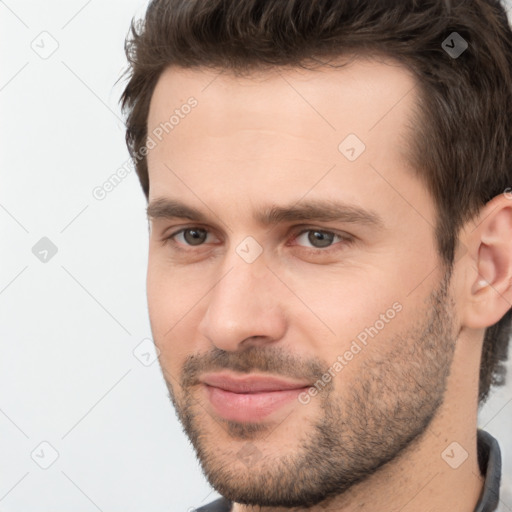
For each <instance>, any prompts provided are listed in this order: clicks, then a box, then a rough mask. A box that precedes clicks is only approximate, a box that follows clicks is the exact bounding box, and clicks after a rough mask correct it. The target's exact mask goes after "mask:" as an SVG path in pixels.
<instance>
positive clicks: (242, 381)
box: [201, 373, 311, 393]
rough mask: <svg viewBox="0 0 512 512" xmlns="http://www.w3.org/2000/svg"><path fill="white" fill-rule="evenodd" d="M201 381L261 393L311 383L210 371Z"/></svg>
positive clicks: (245, 391)
mask: <svg viewBox="0 0 512 512" xmlns="http://www.w3.org/2000/svg"><path fill="white" fill-rule="evenodd" d="M201 382H203V384H207V385H208V386H212V387H216V388H220V389H224V390H225V391H231V392H233V393H261V392H264V391H286V390H290V389H302V388H304V387H308V386H310V385H311V383H309V382H305V381H290V380H285V379H281V378H279V377H273V376H267V375H244V376H243V377H234V376H232V375H229V374H227V373H210V374H207V375H205V376H204V377H203V378H202V379H201Z"/></svg>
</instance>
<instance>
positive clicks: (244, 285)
mask: <svg viewBox="0 0 512 512" xmlns="http://www.w3.org/2000/svg"><path fill="white" fill-rule="evenodd" d="M251 243H252V242H251V241H250V240H248V241H246V242H242V243H241V244H239V245H238V246H237V248H236V249H234V250H233V252H232V253H231V254H230V255H229V256H226V258H225V260H224V264H223V266H222V269H221V271H220V272H219V279H218V280H217V281H216V284H215V285H214V286H213V288H212V290H211V291H210V293H209V294H208V298H207V304H208V306H207V309H206V312H205V314H204V316H203V318H202V320H201V323H200V325H199V330H200V331H201V333H202V334H203V335H204V336H205V337H207V338H208V339H209V340H210V341H211V342H212V343H213V344H215V345H216V346H217V347H218V348H221V349H223V350H238V349H239V346H240V344H241V343H242V342H243V341H244V340H246V339H248V338H254V339H258V340H259V342H260V343H261V342H262V341H267V342H268V341H270V340H274V339H278V338H280V337H281V336H282V335H283V333H284V330H285V328H286V326H285V320H284V311H283V307H282V306H283V304H282V302H281V301H280V298H279V297H280V296H281V295H280V293H279V291H278V290H277V289H276V286H275V283H274V282H273V281H272V273H271V272H270V270H269V269H268V268H267V266H266V263H265V258H264V257H263V254H259V255H258V256H257V257H254V255H255V253H254V247H251ZM240 252H241V253H242V254H239V253H240ZM248 254H250V255H251V257H250V258H248V257H247V255H248ZM253 258H254V259H253Z"/></svg>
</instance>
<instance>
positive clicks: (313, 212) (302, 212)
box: [146, 198, 384, 228]
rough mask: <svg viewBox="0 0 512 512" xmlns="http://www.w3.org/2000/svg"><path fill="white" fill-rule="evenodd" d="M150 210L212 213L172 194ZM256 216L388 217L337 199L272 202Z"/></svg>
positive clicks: (354, 220)
mask: <svg viewBox="0 0 512 512" xmlns="http://www.w3.org/2000/svg"><path fill="white" fill-rule="evenodd" d="M146 213H147V216H148V219H174V218H179V219H189V220H192V221H195V222H207V221H208V216H207V215H205V214H204V213H203V212H202V211H200V210H198V209H196V208H194V207H191V206H188V205H186V204H185V203H182V202H181V201H179V200H177V199H170V198H159V199H155V200H153V201H152V202H151V203H150V204H149V205H148V207H147V208H146ZM254 217H255V219H256V221H257V222H258V223H259V224H261V225H263V226H270V225H273V224H278V223H281V222H297V221H321V222H322V221H323V222H330V221H337V222H344V223H349V224H361V225H364V226H368V227H373V228H383V227H384V221H383V220H382V218H381V217H380V215H378V214H377V213H376V212H375V211H372V210H366V209H364V208H361V207H359V206H356V205H352V204H347V203H343V202H339V201H334V200H309V201H300V202H298V203H295V204H292V205H289V206H270V207H267V208H264V209H263V210H261V211H259V212H256V214H255V216H254Z"/></svg>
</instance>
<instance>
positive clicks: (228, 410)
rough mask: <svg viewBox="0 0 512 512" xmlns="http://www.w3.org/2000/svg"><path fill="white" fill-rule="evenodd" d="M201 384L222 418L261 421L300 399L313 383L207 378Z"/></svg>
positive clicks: (223, 375)
mask: <svg viewBox="0 0 512 512" xmlns="http://www.w3.org/2000/svg"><path fill="white" fill-rule="evenodd" d="M201 383H202V385H203V387H204V389H205V391H206V395H207V398H208V401H209V403H210V405H211V407H212V408H213V410H214V411H215V412H216V413H217V414H218V415H219V416H221V417H222V418H224V419H226V420H230V421H238V422H257V421H260V420H261V419H263V418H265V417H267V416H269V415H270V414H272V413H273V412H276V411H277V410H279V409H281V408H282V407H284V406H285V405H286V404H288V403H290V402H291V401H293V400H294V399H296V398H297V397H298V396H299V395H300V393H302V392H304V391H305V390H307V389H308V388H309V387H310V386H311V384H310V383H309V382H307V383H306V382H304V381H289V380H284V379H281V378H278V377H271V376H265V375H245V376H243V377H235V376H234V375H229V374H227V373H215V374H208V375H205V376H204V377H203V378H202V379H201Z"/></svg>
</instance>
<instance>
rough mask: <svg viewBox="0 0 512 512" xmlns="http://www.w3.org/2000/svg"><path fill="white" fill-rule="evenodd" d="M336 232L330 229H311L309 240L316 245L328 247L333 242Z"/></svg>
mask: <svg viewBox="0 0 512 512" xmlns="http://www.w3.org/2000/svg"><path fill="white" fill-rule="evenodd" d="M333 239H334V233H329V232H328V231H314V230H311V231H309V235H308V241H309V242H310V243H311V245H313V246H314V247H328V246H329V245H331V244H332V241H333Z"/></svg>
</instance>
